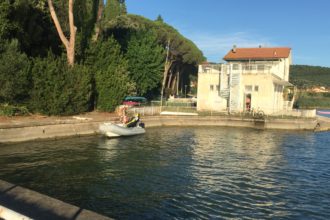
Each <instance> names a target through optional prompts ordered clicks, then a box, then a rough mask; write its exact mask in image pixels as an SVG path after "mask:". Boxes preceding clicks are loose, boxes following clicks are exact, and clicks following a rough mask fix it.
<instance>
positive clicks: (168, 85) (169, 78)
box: [165, 71, 173, 88]
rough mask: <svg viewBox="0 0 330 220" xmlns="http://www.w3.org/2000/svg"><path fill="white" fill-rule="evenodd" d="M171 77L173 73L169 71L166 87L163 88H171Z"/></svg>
mask: <svg viewBox="0 0 330 220" xmlns="http://www.w3.org/2000/svg"><path fill="white" fill-rule="evenodd" d="M172 76H173V71H170V75H169V77H168V81H167V85H166V86H165V87H166V88H171V82H172Z"/></svg>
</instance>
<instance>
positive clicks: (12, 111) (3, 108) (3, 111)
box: [0, 104, 29, 116]
mask: <svg viewBox="0 0 330 220" xmlns="http://www.w3.org/2000/svg"><path fill="white" fill-rule="evenodd" d="M28 114H29V111H28V109H27V108H26V107H25V106H14V105H9V104H0V116H17V115H28Z"/></svg>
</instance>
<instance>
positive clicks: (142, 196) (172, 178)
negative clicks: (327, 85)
mask: <svg viewBox="0 0 330 220" xmlns="http://www.w3.org/2000/svg"><path fill="white" fill-rule="evenodd" d="M329 140H330V137H329V134H327V133H317V134H315V133H308V132H298V133H297V132H280V131H258V130H250V129H234V128H217V127H201V128H192V127H185V128H176V127H168V128H157V129H149V130H148V131H147V133H146V134H145V135H142V136H136V137H130V138H117V139H110V140H109V139H106V138H102V137H87V138H79V139H66V140H60V141H50V142H30V143H22V144H16V145H3V146H1V151H0V178H2V179H5V180H8V181H11V182H14V183H16V184H20V185H23V186H27V187H29V188H32V189H35V190H37V191H40V192H44V193H46V194H48V195H51V196H55V197H56V198H59V199H62V200H65V201H67V202H70V203H74V204H76V205H78V206H82V207H84V208H88V209H92V210H94V211H97V212H100V213H103V214H106V215H108V216H111V217H115V218H119V219H131V218H134V219H148V218H150V219H168V218H170V219H172V218H194V219H195V218H198V219H212V218H245V219H256V218H261V219H265V218H284V219H292V218H296V219H297V218H298V219H300V218H308V219H315V218H319V219H322V218H324V219H326V218H328V217H330V212H329V209H328V207H330V199H329V198H330V193H329V192H330V186H329V184H328V181H329V180H330V162H329V160H328V158H329V157H330V149H329V148H328V147H327V146H328V143H329Z"/></svg>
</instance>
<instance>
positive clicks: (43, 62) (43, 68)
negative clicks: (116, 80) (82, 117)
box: [31, 55, 92, 115]
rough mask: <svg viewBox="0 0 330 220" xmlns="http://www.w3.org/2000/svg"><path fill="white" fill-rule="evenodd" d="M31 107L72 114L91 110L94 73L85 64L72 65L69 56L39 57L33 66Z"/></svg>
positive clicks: (55, 112) (48, 111) (44, 112)
mask: <svg viewBox="0 0 330 220" xmlns="http://www.w3.org/2000/svg"><path fill="white" fill-rule="evenodd" d="M32 79H33V87H32V90H31V107H32V109H33V110H34V111H36V112H40V113H43V114H47V115H72V114H76V113H81V112H86V111H88V110H90V108H91V106H90V103H91V102H90V100H91V96H92V77H91V74H90V70H89V69H88V68H87V67H84V66H81V65H75V66H74V67H73V68H69V67H68V66H67V65H66V59H64V58H61V59H56V58H55V57H54V56H53V55H49V56H48V57H47V59H40V58H37V59H35V60H34V65H33V68H32Z"/></svg>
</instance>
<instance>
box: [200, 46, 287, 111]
mask: <svg viewBox="0 0 330 220" xmlns="http://www.w3.org/2000/svg"><path fill="white" fill-rule="evenodd" d="M223 59H224V60H225V61H227V63H225V64H212V63H204V64H201V65H199V70H198V93H197V109H198V110H199V111H203V110H207V111H229V112H243V111H249V110H251V109H252V108H253V109H255V110H257V109H259V110H262V111H264V112H265V113H266V114H276V113H278V112H281V111H284V110H291V109H292V102H290V101H286V100H285V99H284V95H283V92H284V87H285V86H291V84H290V83H289V82H288V81H289V68H290V65H291V63H292V59H291V49H290V48H287V47H276V48H261V47H259V48H236V47H234V48H233V49H232V50H230V51H229V52H228V53H227V55H226V56H225V57H224V58H223Z"/></svg>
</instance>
